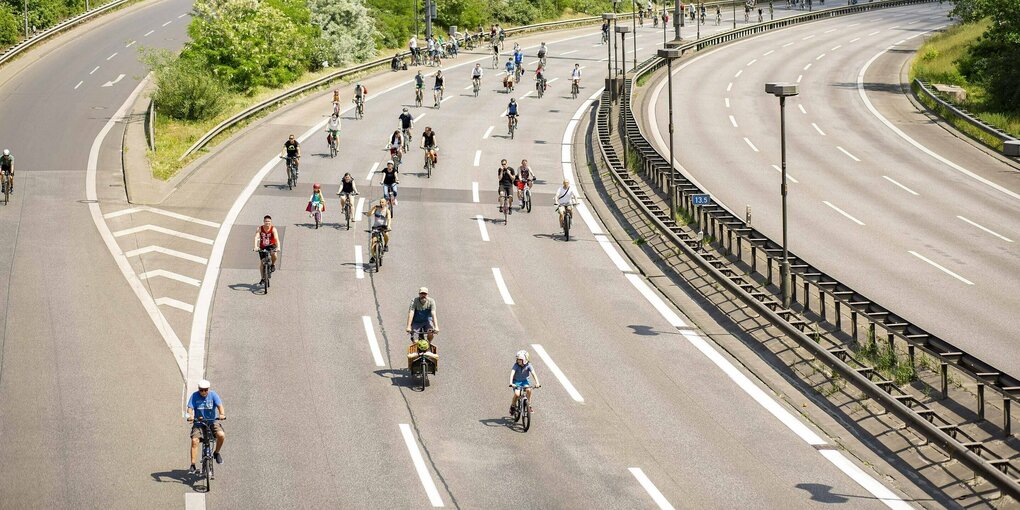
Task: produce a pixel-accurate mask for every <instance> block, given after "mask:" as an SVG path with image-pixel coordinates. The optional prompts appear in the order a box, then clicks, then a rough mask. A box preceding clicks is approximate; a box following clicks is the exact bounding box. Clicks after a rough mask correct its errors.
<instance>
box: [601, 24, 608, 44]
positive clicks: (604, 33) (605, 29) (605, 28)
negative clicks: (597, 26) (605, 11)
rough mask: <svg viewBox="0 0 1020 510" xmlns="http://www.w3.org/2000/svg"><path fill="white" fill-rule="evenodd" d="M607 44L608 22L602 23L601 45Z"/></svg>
mask: <svg viewBox="0 0 1020 510" xmlns="http://www.w3.org/2000/svg"><path fill="white" fill-rule="evenodd" d="M608 42H609V20H605V21H603V22H602V44H607V43H608Z"/></svg>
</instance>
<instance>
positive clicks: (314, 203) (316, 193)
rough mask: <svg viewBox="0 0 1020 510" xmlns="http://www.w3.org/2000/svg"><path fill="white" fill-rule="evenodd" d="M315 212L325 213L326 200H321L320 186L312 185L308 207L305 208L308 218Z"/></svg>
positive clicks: (317, 184)
mask: <svg viewBox="0 0 1020 510" xmlns="http://www.w3.org/2000/svg"><path fill="white" fill-rule="evenodd" d="M315 211H319V212H320V213H324V212H326V199H325V198H322V186H320V185H319V183H315V184H313V185H312V196H311V198H309V199H308V206H307V207H305V212H307V213H308V217H309V218H311V217H312V216H313V215H314V214H315Z"/></svg>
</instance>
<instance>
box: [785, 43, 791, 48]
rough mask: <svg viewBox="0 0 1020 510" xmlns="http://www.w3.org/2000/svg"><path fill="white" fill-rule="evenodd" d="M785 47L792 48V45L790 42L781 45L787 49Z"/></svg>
mask: <svg viewBox="0 0 1020 510" xmlns="http://www.w3.org/2000/svg"><path fill="white" fill-rule="evenodd" d="M787 46H793V43H792V42H788V43H786V44H784V45H783V47H784V48H785V47H787Z"/></svg>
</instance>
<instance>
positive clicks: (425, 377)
mask: <svg viewBox="0 0 1020 510" xmlns="http://www.w3.org/2000/svg"><path fill="white" fill-rule="evenodd" d="M418 359H419V360H421V361H419V363H421V391H425V387H426V386H428V385H429V363H428V361H427V360H426V359H425V356H422V357H420V358H418Z"/></svg>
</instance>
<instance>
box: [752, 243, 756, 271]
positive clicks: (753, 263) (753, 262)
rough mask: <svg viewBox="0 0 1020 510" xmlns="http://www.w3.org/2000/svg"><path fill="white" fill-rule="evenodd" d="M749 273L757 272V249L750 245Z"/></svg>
mask: <svg viewBox="0 0 1020 510" xmlns="http://www.w3.org/2000/svg"><path fill="white" fill-rule="evenodd" d="M751 272H752V273H757V272H758V247H757V246H755V245H754V243H751Z"/></svg>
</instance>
